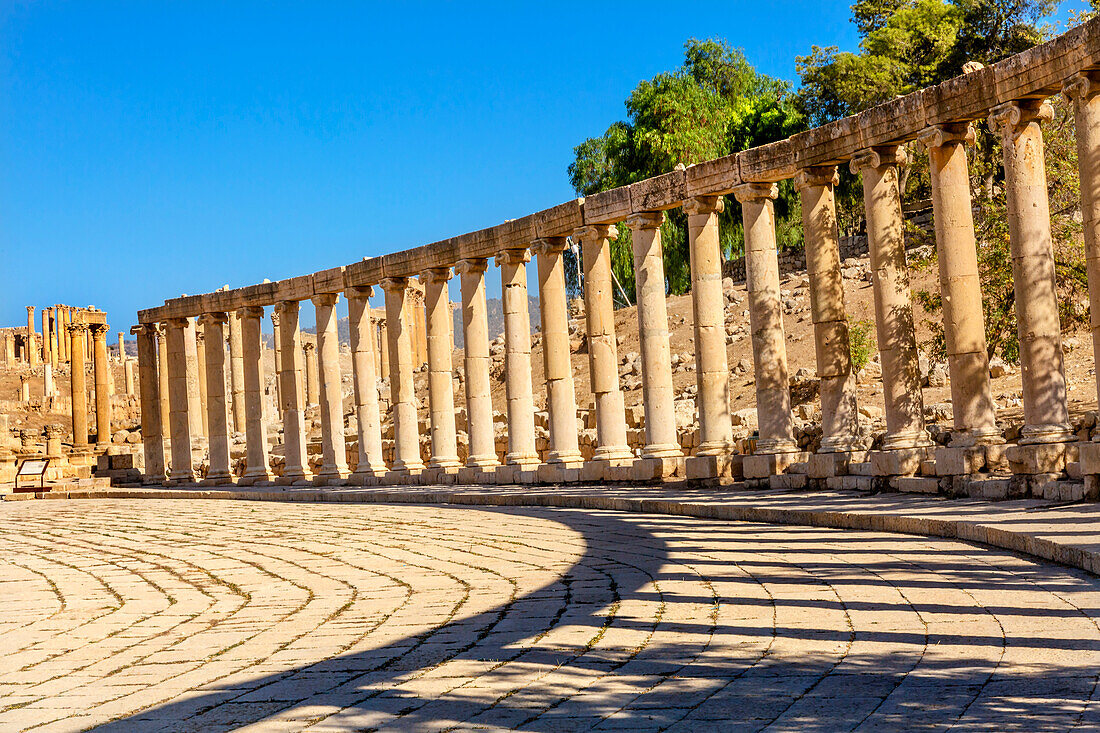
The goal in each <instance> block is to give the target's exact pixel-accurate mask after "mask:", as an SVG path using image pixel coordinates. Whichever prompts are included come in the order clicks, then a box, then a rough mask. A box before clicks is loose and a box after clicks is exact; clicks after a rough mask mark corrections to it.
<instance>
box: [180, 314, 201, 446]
mask: <svg viewBox="0 0 1100 733" xmlns="http://www.w3.org/2000/svg"><path fill="white" fill-rule="evenodd" d="M184 348H185V349H186V356H187V416H188V419H189V420H190V421H191V439H192V440H194V441H195V442H196V443H201V442H202V441H203V440H204V439H205V438H206V431H205V430H204V429H203V425H202V420H203V417H202V416H203V409H202V396H201V394H200V393H199V352H198V344H197V339H196V338H195V320H194V319H193V318H188V319H187V327H186V328H185V330H184Z"/></svg>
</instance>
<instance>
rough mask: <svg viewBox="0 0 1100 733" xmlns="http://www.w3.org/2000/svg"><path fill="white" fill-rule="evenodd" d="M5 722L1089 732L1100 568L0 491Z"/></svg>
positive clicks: (758, 531)
mask: <svg viewBox="0 0 1100 733" xmlns="http://www.w3.org/2000/svg"><path fill="white" fill-rule="evenodd" d="M0 558H3V563H0V729H2V730H20V729H28V730H35V731H52V730H81V729H85V728H91V727H95V726H103V729H104V730H120V731H122V730H125V731H132V730H158V731H159V730H173V731H186V730H195V731H198V730H202V731H209V730H228V729H244V730H279V731H281V730H302V729H305V730H310V731H324V730H348V729H356V730H363V729H366V730H382V729H402V730H409V729H416V730H469V729H490V730H491V729H502V728H519V729H524V730H546V731H551V730H552V731H569V730H588V729H591V728H595V729H598V730H608V729H630V730H677V731H698V730H710V729H715V728H720V727H729V726H728V725H727V726H722V722H723V721H727V722H736V724H737V726H736V728H737V730H754V729H769V730H800V731H805V730H838V729H841V730H843V729H856V728H858V729H860V730H897V729H898V728H900V727H906V728H911V729H919V728H926V729H935V730H940V729H947V728H950V727H952V726H960V727H963V728H971V727H978V728H986V729H992V730H1011V729H1021V730H1030V731H1033V730H1066V729H1069V728H1072V727H1074V726H1080V727H1082V728H1083V729H1088V728H1094V727H1096V726H1100V714H1098V712H1097V710H1098V708H1097V702H1096V697H1097V695H1098V688H1097V670H1100V628H1098V625H1097V618H1098V616H1100V581H1098V580H1097V579H1096V578H1094V577H1092V576H1090V575H1088V574H1086V573H1084V572H1081V571H1076V570H1071V569H1067V568H1064V567H1060V566H1056V565H1051V564H1048V563H1043V562H1039V561H1036V560H1032V559H1028V558H1022V557H1018V556H1015V555H1012V554H1009V553H1006V552H1002V551H997V550H990V549H987V548H984V547H978V546H974V545H970V544H966V543H962V542H956V541H950V540H942V539H929V538H923V537H914V536H906V535H896V534H887V533H876V532H867V531H850V530H830V529H822V528H809V527H781V526H773V525H765V524H753V523H740V522H714V521H709V520H703V519H694V518H686V517H671V516H658V515H645V514H626V513H618V512H585V511H581V510H571V509H546V508H511V509H500V510H492V509H471V508H456V507H441V506H394V505H369V504H368V505H363V504H354V505H331V504H279V503H266V502H265V503H258V502H232V501H176V500H154V499H149V500H142V501H118V500H88V501H80V502H65V501H51V502H17V503H10V502H9V503H5V504H3V505H0Z"/></svg>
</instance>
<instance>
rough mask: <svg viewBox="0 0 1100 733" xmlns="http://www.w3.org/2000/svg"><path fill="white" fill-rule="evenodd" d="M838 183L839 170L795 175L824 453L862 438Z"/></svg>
mask: <svg viewBox="0 0 1100 733" xmlns="http://www.w3.org/2000/svg"><path fill="white" fill-rule="evenodd" d="M839 181H840V176H839V174H838V173H837V170H836V166H822V167H819V168H806V169H803V170H801V171H799V172H798V175H797V176H795V186H796V187H797V188H798V191H799V196H800V198H801V199H802V231H803V232H804V233H805V238H806V274H807V275H808V277H809V280H810V315H811V318H812V320H813V324H814V344H815V347H816V349H815V351H816V356H817V377H818V393H819V394H820V396H821V433H822V435H821V448H820V449H819V452H821V453H837V452H844V451H850V450H853V449H854V448H856V447H857V441H858V437H859V412H858V407H857V404H856V380H855V374H854V373H853V371H852V350H851V344H850V341H849V338H848V312H847V308H846V307H845V304H844V277H843V275H841V272H840V243H839V237H838V233H837V222H836V201H835V198H834V193H833V189H834V187H835V186H836V185H837V183H839Z"/></svg>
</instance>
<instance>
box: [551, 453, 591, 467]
mask: <svg viewBox="0 0 1100 733" xmlns="http://www.w3.org/2000/svg"><path fill="white" fill-rule="evenodd" d="M546 462H547V463H569V464H573V463H575V464H577V466H578V467H579V466H580V465H581V464H582V463H584V458H583V457H582V456H581V452H580V451H579V450H560V451H559V450H552V451H550V452H549V453H547V454H546Z"/></svg>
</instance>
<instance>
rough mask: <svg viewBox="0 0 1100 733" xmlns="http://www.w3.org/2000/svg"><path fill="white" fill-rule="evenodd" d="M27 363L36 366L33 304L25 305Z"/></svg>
mask: <svg viewBox="0 0 1100 733" xmlns="http://www.w3.org/2000/svg"><path fill="white" fill-rule="evenodd" d="M26 356H27V364H28V365H30V366H32V367H33V366H38V356H39V354H38V339H37V338H35V333H34V306H33V305H28V306H27V354H26Z"/></svg>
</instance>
